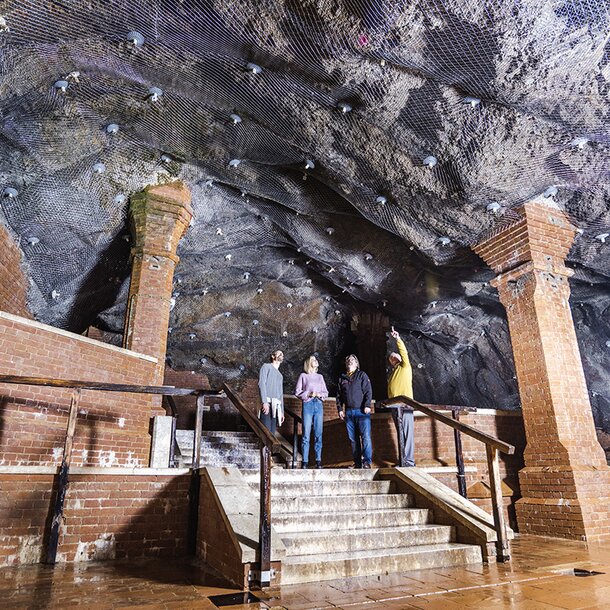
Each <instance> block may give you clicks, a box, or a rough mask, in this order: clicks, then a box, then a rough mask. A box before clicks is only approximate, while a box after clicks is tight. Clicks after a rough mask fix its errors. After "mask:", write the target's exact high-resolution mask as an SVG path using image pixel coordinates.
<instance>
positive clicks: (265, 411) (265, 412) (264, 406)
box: [263, 402, 269, 415]
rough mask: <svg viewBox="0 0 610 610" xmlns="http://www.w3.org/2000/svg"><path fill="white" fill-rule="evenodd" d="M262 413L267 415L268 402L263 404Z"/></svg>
mask: <svg viewBox="0 0 610 610" xmlns="http://www.w3.org/2000/svg"><path fill="white" fill-rule="evenodd" d="M263 413H264V414H265V415H269V403H268V402H264V403H263Z"/></svg>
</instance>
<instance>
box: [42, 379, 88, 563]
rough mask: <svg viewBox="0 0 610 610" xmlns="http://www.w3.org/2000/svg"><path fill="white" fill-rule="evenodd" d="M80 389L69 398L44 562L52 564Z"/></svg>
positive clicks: (66, 481)
mask: <svg viewBox="0 0 610 610" xmlns="http://www.w3.org/2000/svg"><path fill="white" fill-rule="evenodd" d="M80 396H81V391H80V390H75V391H73V392H72V397H71V399H70V411H69V413H68V427H67V430H66V441H65V443H64V453H63V457H62V460H61V466H60V467H59V473H58V476H57V495H56V496H55V506H54V507H53V520H52V521H51V532H50V534H49V546H48V547H47V559H46V562H47V563H49V564H51V565H54V564H55V562H56V559H57V547H58V545H59V528H60V527H61V524H62V522H63V518H64V503H65V500H66V493H67V491H68V483H69V479H68V474H69V472H70V463H71V462H72V444H73V441H74V431H75V430H76V418H77V415H78V405H79V403H80Z"/></svg>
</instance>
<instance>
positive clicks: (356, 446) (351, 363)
mask: <svg viewBox="0 0 610 610" xmlns="http://www.w3.org/2000/svg"><path fill="white" fill-rule="evenodd" d="M345 369H346V372H345V373H342V374H341V376H340V377H339V382H338V384H337V411H338V412H339V417H340V418H341V419H342V420H344V421H345V427H346V428H347V435H348V436H349V440H350V442H351V444H352V455H353V456H354V466H355V467H356V468H370V467H371V462H372V461H373V445H372V443H371V399H372V398H373V389H372V388H371V381H370V379H369V377H368V375H367V374H366V373H365V372H364V371H361V370H360V363H359V362H358V358H356V356H354V354H350V355H349V356H348V357H347V358H346V359H345Z"/></svg>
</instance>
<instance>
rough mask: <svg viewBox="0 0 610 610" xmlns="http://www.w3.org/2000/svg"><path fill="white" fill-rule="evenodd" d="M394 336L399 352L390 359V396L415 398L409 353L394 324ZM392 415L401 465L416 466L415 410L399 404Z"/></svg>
mask: <svg viewBox="0 0 610 610" xmlns="http://www.w3.org/2000/svg"><path fill="white" fill-rule="evenodd" d="M391 334H392V337H393V338H394V339H396V347H397V349H398V352H392V353H391V354H390V355H389V357H388V360H389V362H390V366H391V367H392V372H391V373H390V377H389V379H388V398H395V397H396V396H406V397H407V398H413V370H412V369H411V363H410V362H409V354H408V353H407V348H406V347H405V344H404V341H403V340H402V339H401V338H400V335H399V334H398V331H396V330H394V327H393V326H392V333H391ZM392 415H393V416H394V421H395V422H396V428H397V431H398V443H399V448H400V465H401V466H415V460H414V459H413V453H414V442H413V437H414V422H413V410H412V409H409V408H408V407H406V406H405V407H403V406H398V407H397V408H395V409H392Z"/></svg>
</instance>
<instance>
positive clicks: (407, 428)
mask: <svg viewBox="0 0 610 610" xmlns="http://www.w3.org/2000/svg"><path fill="white" fill-rule="evenodd" d="M392 418H393V419H394V423H395V424H396V435H397V437H398V455H399V460H398V461H399V465H400V466H415V459H414V455H413V454H414V451H415V442H414V437H415V434H414V432H415V423H414V420H413V410H412V409H410V408H409V407H407V406H404V407H403V406H398V407H393V408H392Z"/></svg>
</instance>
